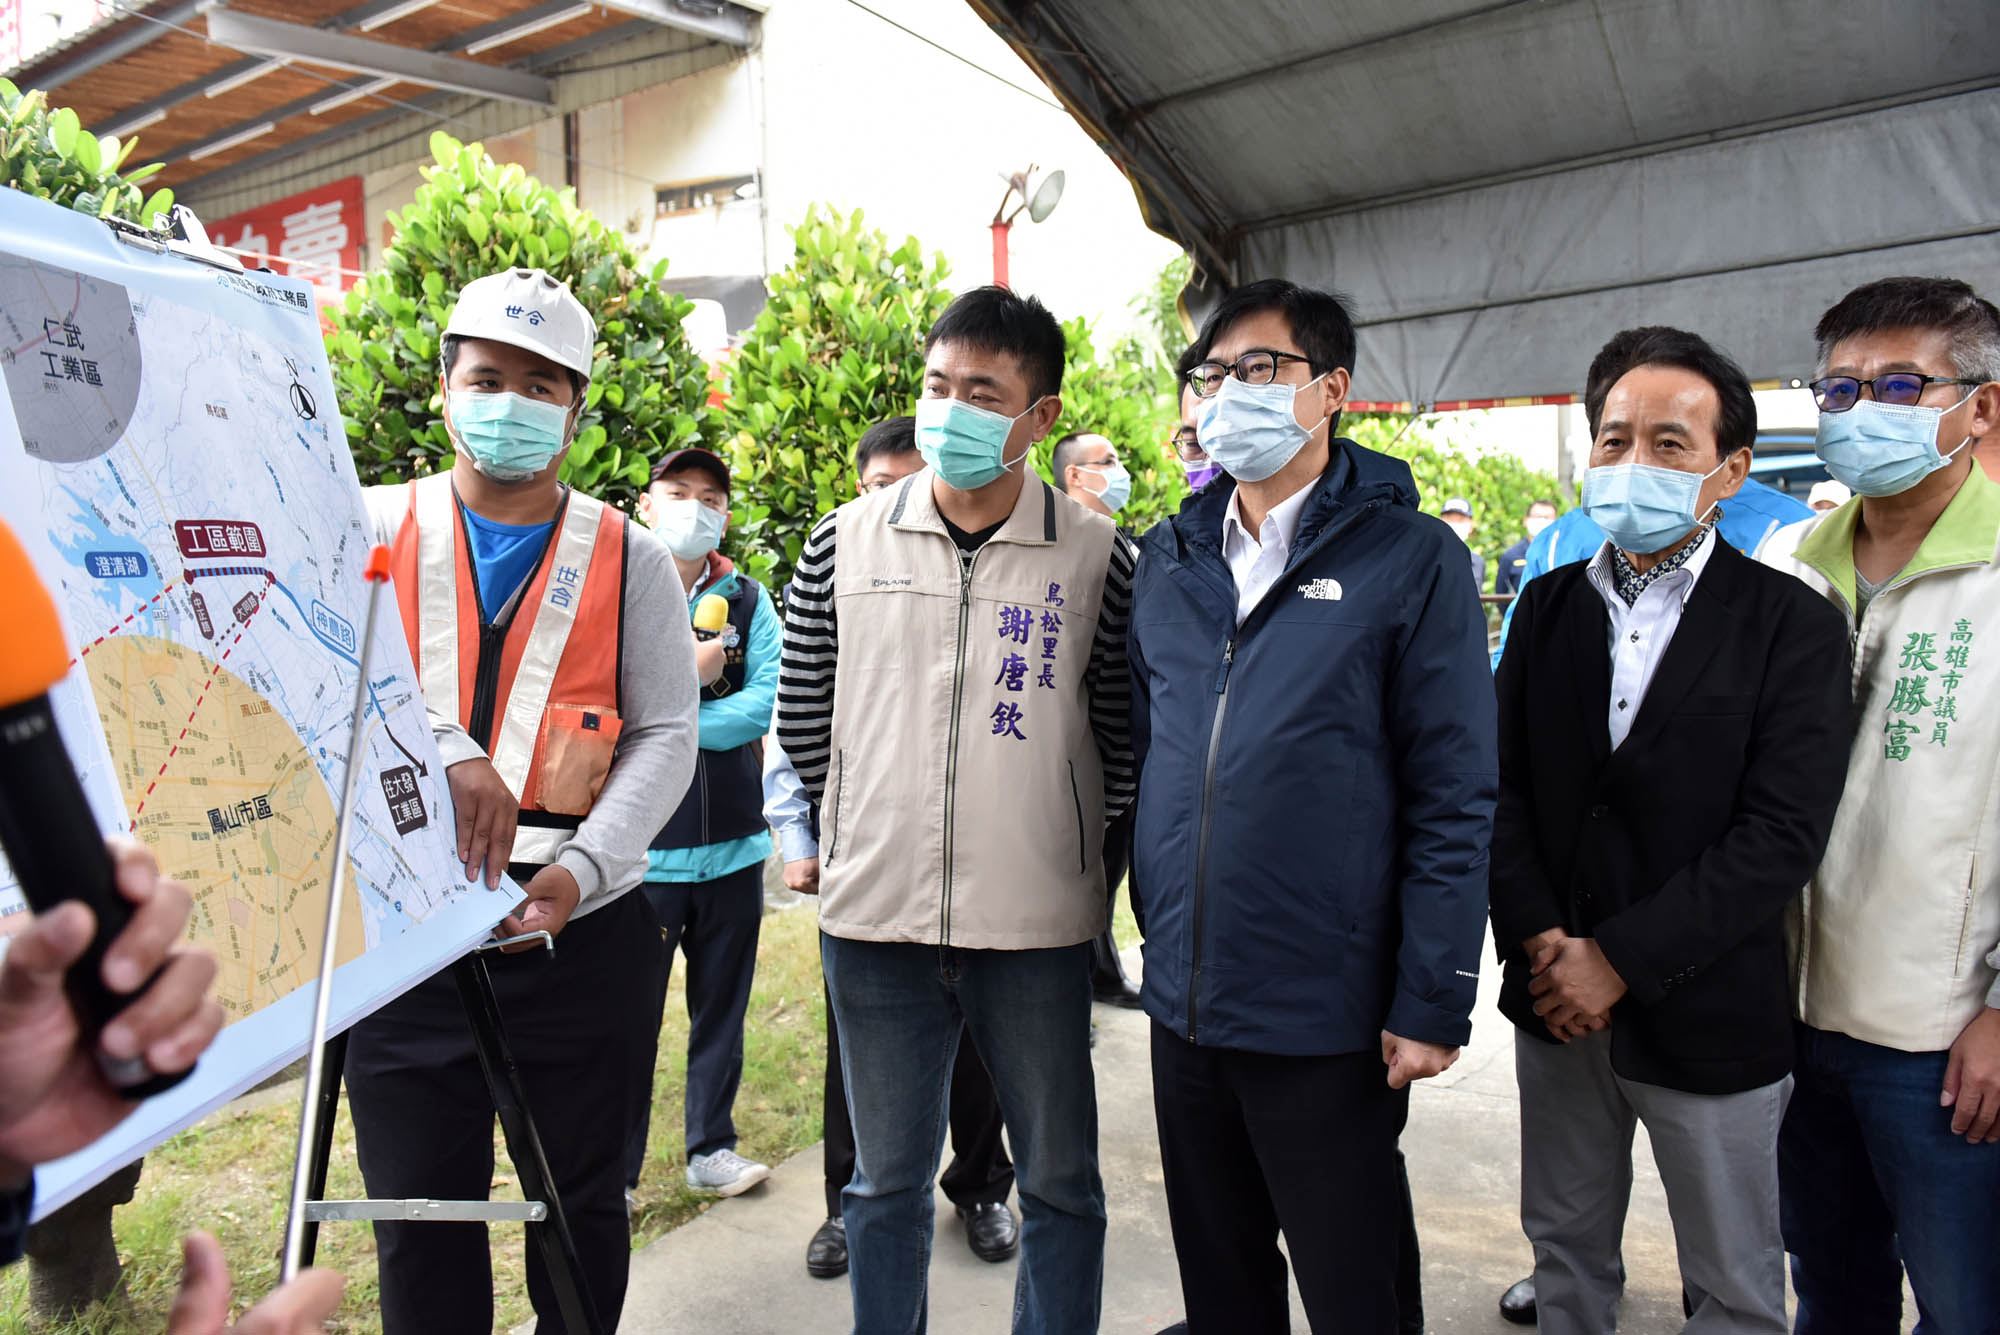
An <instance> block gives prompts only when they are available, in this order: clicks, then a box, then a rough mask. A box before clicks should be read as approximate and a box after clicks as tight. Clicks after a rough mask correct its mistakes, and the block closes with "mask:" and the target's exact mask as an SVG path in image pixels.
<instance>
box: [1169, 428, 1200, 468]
mask: <svg viewBox="0 0 2000 1335" xmlns="http://www.w3.org/2000/svg"><path fill="white" fill-rule="evenodd" d="M1174 453H1175V454H1176V455H1178V456H1179V457H1180V459H1181V461H1182V462H1183V463H1190V464H1192V463H1199V462H1200V461H1201V460H1203V459H1206V458H1207V457H1208V451H1207V450H1204V449H1203V448H1202V447H1201V442H1200V441H1199V440H1197V439H1195V434H1194V430H1193V428H1191V427H1182V428H1181V429H1180V430H1179V431H1176V432H1174Z"/></svg>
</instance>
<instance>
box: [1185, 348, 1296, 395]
mask: <svg viewBox="0 0 2000 1335" xmlns="http://www.w3.org/2000/svg"><path fill="white" fill-rule="evenodd" d="M1311 360H1312V359H1311V358H1310V357H1301V356H1299V355H1298V354H1297V353H1296V352H1276V351H1273V350H1272V349H1270V348H1257V349H1254V350H1252V351H1250V352H1246V353H1244V354H1243V355H1242V356H1241V357H1238V358H1237V359H1236V360H1235V361H1234V362H1233V363H1230V364H1228V365H1224V364H1223V363H1221V362H1203V363H1202V364H1201V365H1199V366H1197V367H1195V368H1194V369H1193V370H1192V371H1189V372H1188V373H1187V376H1186V380H1187V385H1188V388H1189V389H1191V390H1193V391H1194V392H1195V396H1196V397H1197V398H1203V399H1205V398H1207V397H1208V396H1209V395H1211V394H1213V393H1215V391H1216V390H1218V389H1221V388H1222V378H1223V377H1224V376H1228V375H1233V376H1235V377H1236V378H1237V379H1238V380H1241V381H1242V382H1243V383H1244V384H1246V385H1268V384H1270V383H1271V382H1272V381H1273V380H1276V379H1277V378H1278V364H1279V363H1280V362H1308V363H1309V362H1310V361H1311Z"/></svg>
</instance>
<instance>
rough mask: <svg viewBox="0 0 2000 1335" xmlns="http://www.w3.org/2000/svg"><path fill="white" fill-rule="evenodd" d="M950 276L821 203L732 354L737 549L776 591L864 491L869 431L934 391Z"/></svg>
mask: <svg viewBox="0 0 2000 1335" xmlns="http://www.w3.org/2000/svg"><path fill="white" fill-rule="evenodd" d="M946 272H947V270H946V266H945V262H944V260H943V259H942V258H941V257H938V256H933V255H926V254H925V253H924V249H923V247H922V246H920V245H919V244H918V243H917V239H916V238H915V237H906V238H904V240H903V241H902V242H901V243H900V244H896V243H892V242H891V241H890V240H889V238H888V237H887V236H885V235H883V233H882V232H880V231H878V230H876V229H874V228H871V227H869V226H868V225H867V224H866V223H865V222H864V220H863V218H862V215H861V213H860V211H859V210H857V211H855V212H854V213H851V214H846V215H842V214H839V213H835V212H831V211H822V210H820V209H818V208H813V209H809V210H807V212H806V216H805V219H804V220H803V221H802V222H800V223H799V225H798V226H797V227H794V228H793V229H792V262H791V264H790V265H789V266H787V267H786V268H785V269H784V271H783V272H781V273H777V274H773V275H772V276H771V278H770V280H769V288H770V294H771V295H770V301H769V302H768V303H767V304H766V305H765V307H764V310H763V312H762V313H761V314H759V315H758V317H757V323H756V324H755V325H753V326H752V327H751V329H750V331H749V333H748V334H747V335H746V336H745V338H744V341H743V344H742V346H740V347H738V348H737V349H736V350H735V351H734V352H733V353H732V354H731V355H730V358H729V363H728V368H727V371H726V372H725V375H724V380H723V390H724V395H725V397H724V401H723V403H722V406H721V407H720V409H719V410H718V415H719V417H720V426H721V429H720V431H719V432H718V433H717V435H718V438H719V439H720V441H721V442H722V452H723V454H724V456H725V457H726V458H727V459H728V461H729V469H730V472H731V474H732V475H733V476H734V479H735V485H734V487H733V488H732V491H733V493H734V495H735V502H734V506H733V509H732V513H731V517H730V539H729V547H730V550H731V554H732V555H733V556H734V557H735V558H736V560H737V562H738V563H739V564H741V565H742V566H743V567H744V568H745V569H746V570H748V571H749V573H750V574H752V575H753V576H755V577H756V578H757V579H759V580H762V581H763V582H764V583H765V584H766V586H767V587H770V588H774V589H780V590H781V589H782V588H783V587H784V585H785V583H786V582H787V581H789V580H790V579H791V573H792V566H793V565H794V564H795V563H796V562H797V561H798V559H799V552H800V551H801V550H802V549H803V547H804V545H805V540H806V536H807V534H809V533H810V532H811V531H812V526H813V524H814V523H815V522H816V521H817V520H818V519H819V517H820V516H821V515H823V514H826V513H827V512H828V511H830V510H832V509H833V508H834V507H835V506H837V505H839V504H840V503H841V502H843V501H846V500H850V499H852V498H853V496H854V469H853V465H852V460H853V457H854V445H855V442H856V441H858V440H859V439H860V438H861V433H862V432H864V431H866V430H867V429H868V428H869V427H870V426H873V425H874V424H875V423H876V422H879V421H881V420H882V419H883V418H886V417H895V416H898V415H900V414H903V413H907V412H910V411H911V410H912V408H913V407H914V405H915V404H916V401H917V398H918V396H919V395H920V394H922V392H923V385H924V335H925V333H926V332H927V331H928V330H929V329H930V327H931V325H932V323H933V322H935V321H936V319H937V317H938V316H939V315H941V314H942V313H943V312H944V308H945V307H946V306H948V305H949V304H951V292H950V290H949V289H948V288H946V287H945V282H944V280H945V274H946Z"/></svg>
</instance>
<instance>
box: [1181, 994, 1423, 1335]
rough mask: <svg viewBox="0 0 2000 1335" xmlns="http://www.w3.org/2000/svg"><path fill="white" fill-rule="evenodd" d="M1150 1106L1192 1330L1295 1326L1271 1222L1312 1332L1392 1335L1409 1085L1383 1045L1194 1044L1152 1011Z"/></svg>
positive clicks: (1247, 1334) (1407, 1229) (1210, 1333)
mask: <svg viewBox="0 0 2000 1335" xmlns="http://www.w3.org/2000/svg"><path fill="white" fill-rule="evenodd" d="M1153 1109H1154V1113H1155V1116H1156V1118H1157V1120H1158V1123H1159V1133H1160V1159H1161V1164H1162V1166H1163V1167H1164V1169H1165V1172H1166V1189H1167V1214H1168V1218H1169V1220H1170V1221H1171V1223H1172V1226H1173V1232H1174V1251H1175V1254H1176V1256H1177V1258H1178V1260H1179V1262H1180V1272H1181V1293H1182V1297H1183V1299H1184V1300H1185V1301H1186V1303H1187V1316H1188V1330H1189V1332H1190V1335H1225V1333H1226V1335H1264V1333H1265V1332H1270V1333H1271V1335H1284V1333H1285V1332H1288V1331H1289V1330H1290V1329H1291V1318H1290V1315H1289V1306H1288V1296H1287V1289H1286V1282H1285V1279H1286V1271H1285V1257H1284V1254H1283V1253H1281V1252H1280V1251H1279V1250H1278V1235H1279V1233H1280V1232H1282V1233H1283V1234H1284V1239H1285V1247H1286V1250H1287V1251H1288V1252H1289V1253H1290V1255H1291V1260H1292V1271H1293V1274H1294V1275H1295V1276H1296V1277H1297V1280H1298V1285H1299V1294H1300V1296H1301V1297H1302V1298H1303V1299H1304V1301H1305V1308H1306V1317H1307V1319H1308V1320H1309V1321H1310V1322H1311V1323H1312V1328H1313V1329H1314V1330H1315V1331H1318V1332H1322V1333H1324V1332H1332V1331H1339V1332H1343V1333H1346V1332H1352V1333H1353V1335H1395V1332H1396V1331H1397V1330H1398V1329H1399V1327H1400V1326H1401V1325H1402V1320H1401V1315H1400V1314H1399V1299H1398V1295H1397V1290H1398V1287H1399V1278H1398V1275H1399V1270H1400V1269H1401V1267H1402V1262H1403V1259H1404V1253H1405V1252H1413V1251H1414V1248H1413V1247H1410V1246H1406V1245H1405V1243H1404V1238H1405V1237H1406V1236H1408V1237H1410V1238H1411V1239H1412V1240H1414V1225H1413V1224H1411V1223H1410V1222H1409V1194H1408V1189H1407V1183H1406V1179H1403V1178H1402V1176H1401V1174H1400V1173H1399V1172H1398V1168H1399V1165H1400V1163H1401V1158H1400V1156H1399V1155H1398V1153H1397V1149H1396V1140H1397V1137H1399V1136H1400V1135H1401V1134H1402V1130H1403V1123H1404V1120H1405V1119H1406V1117H1407V1116H1408V1113H1409V1091H1408V1090H1407V1089H1402V1090H1392V1089H1390V1088H1389V1087H1388V1085H1387V1083H1386V1082H1385V1080H1384V1078H1383V1069H1382V1059H1381V1057H1380V1056H1379V1055H1378V1054H1376V1053H1373V1052H1363V1053H1354V1054H1350V1055H1346V1056H1339V1057H1280V1056H1272V1055H1269V1054H1265V1053H1255V1052H1235V1051H1230V1050H1228V1049H1224V1048H1205V1047H1197V1046H1195V1045H1194V1044H1191V1043H1189V1042H1188V1041H1187V1040H1186V1039H1184V1038H1182V1037H1180V1036H1179V1035H1177V1034H1174V1033H1173V1032H1171V1031H1170V1030H1168V1029H1166V1028H1165V1027H1164V1026H1162V1025H1159V1024H1157V1023H1156V1024H1154V1026H1153ZM1410 1259H1411V1261H1414V1260H1415V1258H1414V1256H1413V1255H1412V1256H1411V1257H1410Z"/></svg>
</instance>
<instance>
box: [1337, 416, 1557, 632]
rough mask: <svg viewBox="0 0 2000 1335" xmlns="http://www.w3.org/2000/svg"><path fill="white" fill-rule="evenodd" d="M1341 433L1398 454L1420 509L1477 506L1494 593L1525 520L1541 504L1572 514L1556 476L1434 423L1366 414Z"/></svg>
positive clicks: (1480, 547)
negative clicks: (1440, 430) (1458, 440)
mask: <svg viewBox="0 0 2000 1335" xmlns="http://www.w3.org/2000/svg"><path fill="white" fill-rule="evenodd" d="M1340 431H1341V434H1342V435H1344V436H1347V437H1349V438H1351V439H1353V440H1356V441H1359V442H1360V443H1361V444H1363V445H1366V446H1369V447H1370V448H1371V449H1377V450H1381V451H1382V452H1383V453H1384V454H1393V455H1395V456H1396V457H1397V458H1398V459H1402V460H1404V461H1405V462H1407V463H1408V464H1409V465H1410V472H1411V473H1412V474H1414V475H1415V477H1416V480H1417V495H1418V497H1419V500H1418V504H1419V505H1420V506H1421V507H1422V508H1423V509H1424V511H1425V512H1426V513H1428V514H1436V513H1437V512H1438V507H1440V506H1442V505H1443V504H1444V503H1445V502H1446V501H1447V500H1451V499H1454V498H1458V499H1463V500H1467V501H1470V502H1471V503H1472V514H1473V519H1474V522H1475V523H1476V524H1477V525H1478V527H1476V528H1475V529H1473V532H1472V549H1473V550H1474V551H1476V552H1480V553H1483V554H1484V555H1485V557H1486V583H1487V587H1486V589H1484V590H1482V592H1491V590H1492V584H1493V574H1494V571H1495V570H1497V569H1498V566H1499V555H1500V553H1501V552H1502V551H1504V550H1506V549H1507V548H1508V547H1511V546H1513V545H1514V544H1515V543H1516V542H1518V541H1520V540H1521V538H1523V537H1524V536H1526V531H1525V530H1524V529H1523V528H1522V527H1521V521H1522V519H1523V518H1525V517H1526V516H1527V513H1528V506H1529V504H1530V503H1531V502H1534V501H1537V500H1553V501H1554V502H1555V503H1556V508H1557V510H1558V511H1560V510H1563V509H1567V508H1568V504H1567V500H1566V498H1565V497H1564V496H1563V494H1562V488H1561V487H1560V486H1558V485H1557V483H1556V479H1555V476H1554V475H1553V474H1551V473H1544V472H1541V471H1539V470H1538V469H1533V468H1530V467H1528V466H1527V465H1526V464H1524V463H1522V462H1521V461H1520V460H1519V459H1518V458H1516V457H1515V456H1513V455H1511V454H1503V453H1499V452H1486V451H1479V450H1474V449H1469V448H1467V447H1465V446H1461V445H1454V444H1452V443H1451V442H1450V441H1448V440H1444V439H1442V438H1440V437H1439V436H1438V435H1437V434H1436V432H1437V427H1436V424H1435V421H1434V420H1428V421H1415V422H1413V421H1412V419H1411V418H1410V416H1409V415H1408V414H1406V413H1366V414H1353V415H1350V416H1347V417H1343V418H1342V419H1341V422H1340Z"/></svg>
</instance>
